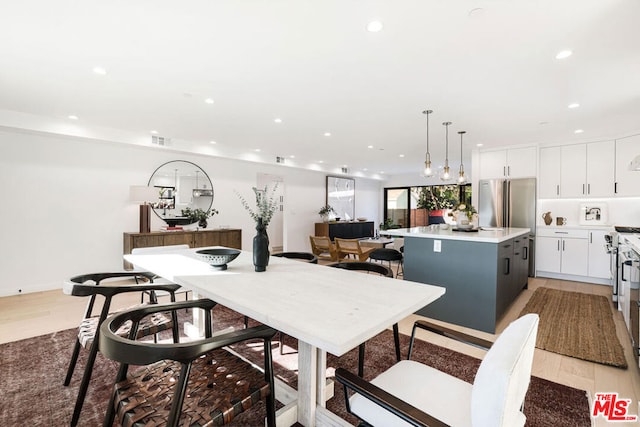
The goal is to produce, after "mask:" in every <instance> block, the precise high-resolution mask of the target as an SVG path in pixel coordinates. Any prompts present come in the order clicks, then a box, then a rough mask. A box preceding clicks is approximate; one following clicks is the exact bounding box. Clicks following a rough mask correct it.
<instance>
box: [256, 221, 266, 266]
mask: <svg viewBox="0 0 640 427" xmlns="http://www.w3.org/2000/svg"><path fill="white" fill-rule="evenodd" d="M256 231H257V233H256V235H255V237H254V238H253V265H254V266H255V269H256V271H266V270H267V265H269V236H268V235H267V227H265V226H264V225H262V219H259V220H258V223H257V224H256Z"/></svg>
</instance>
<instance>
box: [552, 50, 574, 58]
mask: <svg viewBox="0 0 640 427" xmlns="http://www.w3.org/2000/svg"><path fill="white" fill-rule="evenodd" d="M572 54H573V52H571V51H570V50H561V51H560V52H558V54H557V55H556V59H565V58H568V57H570V56H571V55H572Z"/></svg>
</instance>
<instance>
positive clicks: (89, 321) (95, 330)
mask: <svg viewBox="0 0 640 427" xmlns="http://www.w3.org/2000/svg"><path fill="white" fill-rule="evenodd" d="M107 283H108V284H107ZM101 285H102V286H101ZM179 288H180V286H179V285H175V284H163V285H159V284H154V283H153V275H152V274H150V273H135V272H114V273H91V274H83V275H80V276H75V277H72V278H71V279H69V280H68V281H66V282H65V283H64V285H63V291H64V293H65V294H68V295H72V296H79V297H90V298H89V301H88V303H87V308H86V310H85V314H84V317H83V319H82V321H81V322H80V327H79V328H78V335H77V337H76V342H75V345H74V348H73V352H72V354H71V360H70V361H69V367H68V368H67V375H66V377H65V380H64V385H65V386H68V385H69V384H70V382H71V378H72V376H73V371H74V370H75V366H76V363H77V361H78V356H79V353H80V349H81V348H86V349H88V350H89V355H88V356H87V362H86V365H85V368H84V374H83V376H82V381H81V383H80V387H79V389H78V396H77V398H76V403H75V407H74V410H73V415H72V417H71V425H72V426H75V425H77V424H78V420H79V419H80V412H81V411H82V406H83V404H84V399H85V396H86V394H87V389H88V388H89V382H90V380H91V374H92V372H93V365H94V363H95V360H96V356H97V354H98V335H99V328H100V325H101V324H102V323H103V322H104V320H105V319H106V318H107V316H108V315H109V314H110V312H111V303H112V301H113V298H114V297H115V296H117V295H120V294H124V293H131V292H140V293H150V292H156V291H161V292H166V293H168V294H169V295H170V297H171V300H172V301H175V292H176V291H177V290H178V289H179ZM98 295H100V296H101V297H103V298H104V301H103V302H102V308H101V309H100V314H99V315H95V314H93V310H94V306H95V305H96V302H97V296H98ZM168 329H171V330H172V332H173V337H174V340H176V341H177V340H178V335H179V332H178V329H177V321H176V318H175V315H174V316H173V317H171V316H168V315H166V314H165V313H162V312H158V313H156V314H155V315H154V316H152V317H150V318H148V319H146V320H145V322H144V323H143V324H142V325H140V327H139V328H138V330H137V332H136V333H137V335H138V336H139V337H141V336H149V335H154V336H155V334H157V333H158V332H161V331H164V330H168ZM118 333H119V334H120V335H126V334H128V333H129V325H124V326H123V328H122V329H121V330H119V331H118Z"/></svg>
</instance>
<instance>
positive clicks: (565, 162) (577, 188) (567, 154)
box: [560, 144, 587, 197]
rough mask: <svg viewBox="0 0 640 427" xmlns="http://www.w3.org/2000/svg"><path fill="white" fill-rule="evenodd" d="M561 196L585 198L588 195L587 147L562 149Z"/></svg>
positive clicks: (577, 146)
mask: <svg viewBox="0 0 640 427" xmlns="http://www.w3.org/2000/svg"><path fill="white" fill-rule="evenodd" d="M561 152H562V155H561V158H562V160H561V164H562V166H561V168H560V185H561V188H560V195H561V196H562V197H584V196H586V194H587V146H586V144H576V145H565V146H563V147H562V148H561Z"/></svg>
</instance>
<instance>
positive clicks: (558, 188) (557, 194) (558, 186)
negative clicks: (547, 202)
mask: <svg viewBox="0 0 640 427" xmlns="http://www.w3.org/2000/svg"><path fill="white" fill-rule="evenodd" d="M559 195H560V184H556V196H559Z"/></svg>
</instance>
